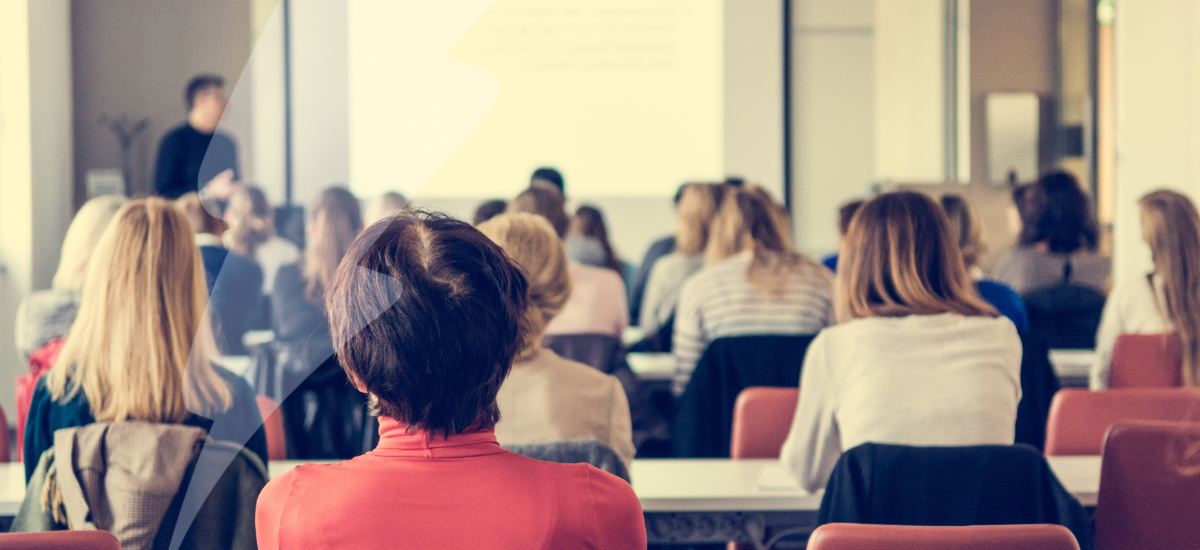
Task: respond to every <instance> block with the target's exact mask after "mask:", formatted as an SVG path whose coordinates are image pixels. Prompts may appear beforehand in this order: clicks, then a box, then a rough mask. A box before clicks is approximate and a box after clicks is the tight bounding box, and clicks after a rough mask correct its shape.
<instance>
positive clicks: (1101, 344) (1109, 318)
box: [1088, 285, 1126, 390]
mask: <svg viewBox="0 0 1200 550" xmlns="http://www.w3.org/2000/svg"><path fill="white" fill-rule="evenodd" d="M1125 288H1126V287H1125V286H1124V285H1119V286H1117V287H1116V288H1114V289H1113V291H1112V294H1111V295H1109V297H1108V301H1106V302H1105V303H1104V313H1103V314H1101V316H1100V327H1099V328H1098V329H1096V359H1095V361H1094V362H1093V363H1092V368H1091V371H1090V372H1089V373H1088V374H1089V376H1088V387H1089V388H1091V389H1093V390H1103V389H1106V388H1108V371H1109V367H1110V366H1111V365H1112V351H1113V345H1115V344H1116V343H1117V336H1120V335H1121V333H1122V332H1124V327H1123V326H1122V321H1121V307H1120V303H1121V302H1122V301H1123V298H1124V294H1125Z"/></svg>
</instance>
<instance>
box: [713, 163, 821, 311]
mask: <svg viewBox="0 0 1200 550" xmlns="http://www.w3.org/2000/svg"><path fill="white" fill-rule="evenodd" d="M788 233H789V231H788V224H787V216H786V214H785V213H784V212H783V210H782V209H781V208H779V207H778V205H776V204H775V202H774V201H772V200H771V196H770V195H769V194H767V192H766V191H765V190H763V189H762V188H761V187H757V186H744V187H735V188H733V189H730V190H729V191H728V192H727V193H725V198H724V199H723V200H722V202H721V209H720V210H719V211H718V213H717V217H716V219H715V220H713V225H712V230H711V236H710V237H709V239H708V246H707V248H706V249H705V251H704V263H705V264H706V265H711V264H714V263H717V262H720V261H722V260H725V259H727V258H729V257H730V256H733V255H735V254H738V253H740V252H743V251H745V250H750V251H751V254H752V255H753V259H752V260H751V262H750V269H749V270H748V271H747V273H746V278H747V280H749V281H750V283H751V284H753V285H754V286H755V287H758V289H759V290H762V291H763V292H764V293H766V294H768V295H777V294H779V293H781V292H783V289H784V286H786V285H787V281H788V278H789V277H791V276H792V274H793V273H794V272H796V271H798V270H800V269H805V268H811V269H816V272H817V273H822V274H824V273H825V271H824V270H823V269H819V268H820V266H819V265H818V264H817V263H816V262H815V261H813V260H812V259H811V258H808V257H807V256H804V255H801V254H800V253H798V252H796V251H795V250H793V249H792V244H791V239H790V238H789V236H788Z"/></svg>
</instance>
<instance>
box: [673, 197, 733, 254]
mask: <svg viewBox="0 0 1200 550" xmlns="http://www.w3.org/2000/svg"><path fill="white" fill-rule="evenodd" d="M724 195H725V184H722V183H689V184H687V185H685V186H684V187H683V189H681V190H680V193H679V200H678V201H677V203H676V204H677V205H678V206H676V209H675V220H676V224H675V227H676V229H675V251H676V252H679V253H680V254H695V253H697V252H703V251H704V247H706V246H708V237H709V234H710V232H711V230H712V222H713V219H715V218H716V217H717V210H718V209H719V208H720V207H721V199H722V198H723V197H724Z"/></svg>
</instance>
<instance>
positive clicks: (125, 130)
mask: <svg viewBox="0 0 1200 550" xmlns="http://www.w3.org/2000/svg"><path fill="white" fill-rule="evenodd" d="M100 125H101V126H104V127H105V128H108V131H110V132H112V133H113V135H115V136H117V143H119V144H120V145H121V179H123V180H124V189H123V191H124V193H125V196H126V197H128V196H130V194H131V193H130V181H131V180H130V178H132V177H133V158H132V157H133V141H134V140H135V139H137V137H138V135H139V134H141V133H142V132H143V131H145V129H146V127H147V126H149V125H150V119H148V118H143V119H141V120H139V121H137V122H133V121H132V120H131V119H130V118H129V115H125V114H122V115H120V116H118V117H111V116H108V115H107V114H105V115H100Z"/></svg>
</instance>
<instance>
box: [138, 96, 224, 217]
mask: <svg viewBox="0 0 1200 550" xmlns="http://www.w3.org/2000/svg"><path fill="white" fill-rule="evenodd" d="M184 100H185V102H186V104H187V109H188V115H187V122H185V123H184V124H181V125H179V126H177V127H175V128H173V129H172V130H171V131H169V132H167V133H166V135H164V136H163V138H162V141H161V142H160V143H159V146H158V162H157V163H156V164H155V168H154V192H155V194H156V195H159V196H161V197H166V198H168V199H177V198H179V197H180V196H182V195H185V194H187V193H190V192H192V191H200V190H202V189H203V190H206V192H205V194H206V195H207V194H211V195H212V196H213V197H214V198H217V199H219V200H225V199H227V198H228V197H229V195H231V194H232V193H233V188H234V186H235V182H237V181H238V180H239V179H240V177H239V173H238V168H237V146H236V145H234V143H233V140H232V139H230V138H229V136H226V135H224V134H219V133H216V131H217V124H218V123H219V122H220V121H221V115H222V114H223V113H224V112H225V80H224V79H222V78H221V77H219V76H216V75H200V76H197V77H195V78H193V79H192V80H191V81H190V82H188V85H187V90H186V91H185V92H184Z"/></svg>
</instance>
